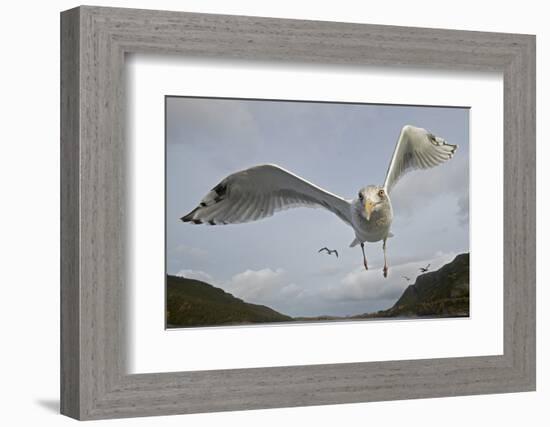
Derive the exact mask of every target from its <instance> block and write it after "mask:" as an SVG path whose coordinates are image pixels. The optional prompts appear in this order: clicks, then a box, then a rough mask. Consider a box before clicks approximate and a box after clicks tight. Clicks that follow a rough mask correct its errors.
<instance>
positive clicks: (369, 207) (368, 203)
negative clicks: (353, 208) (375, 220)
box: [365, 200, 374, 221]
mask: <svg viewBox="0 0 550 427" xmlns="http://www.w3.org/2000/svg"><path fill="white" fill-rule="evenodd" d="M373 209H374V203H373V202H372V201H371V200H367V201H366V202H365V213H366V214H367V215H366V217H367V221H369V220H370V215H371V214H372V211H373Z"/></svg>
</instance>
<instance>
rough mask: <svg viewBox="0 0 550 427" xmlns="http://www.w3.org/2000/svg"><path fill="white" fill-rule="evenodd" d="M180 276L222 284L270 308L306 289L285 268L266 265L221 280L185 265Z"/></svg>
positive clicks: (232, 292)
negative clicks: (273, 267) (296, 282)
mask: <svg viewBox="0 0 550 427" xmlns="http://www.w3.org/2000/svg"><path fill="white" fill-rule="evenodd" d="M176 275H177V276H182V277H187V278H189V279H195V280H200V281H203V282H206V283H208V284H210V285H213V286H216V287H219V288H222V289H223V290H224V291H226V292H229V293H231V294H232V295H233V296H235V297H237V298H241V299H242V300H244V301H246V302H250V303H254V304H266V305H269V306H270V307H271V308H273V307H274V306H277V305H278V304H280V303H286V302H288V301H292V300H293V299H295V298H297V297H299V296H300V295H301V294H302V293H303V289H302V288H301V287H299V286H298V285H296V284H295V283H290V282H289V281H288V278H287V274H286V272H285V271H284V270H283V269H280V268H278V269H275V270H272V269H271V268H264V269H261V270H245V271H243V272H241V273H237V274H235V275H234V276H232V277H231V278H230V279H229V280H218V279H216V278H215V277H213V276H212V275H210V274H208V273H206V272H205V271H202V270H192V269H183V270H180V271H179V272H178V273H177V274H176Z"/></svg>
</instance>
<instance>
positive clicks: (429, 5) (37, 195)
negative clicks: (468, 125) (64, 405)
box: [0, 0, 550, 427]
mask: <svg viewBox="0 0 550 427" xmlns="http://www.w3.org/2000/svg"><path fill="white" fill-rule="evenodd" d="M94 3H95V4H97V5H105V6H121V7H137V8H149V9H151V8H156V9H167V10H185V11H195V12H210V13H228V14H246V15H258V16H271V17H281V18H301V19H320V20H330V21H349V22H363V23H374V24H392V25H409V26H425V27H439V28H455V29H467V30H482V31H503V32H519V33H531V34H536V35H537V44H538V49H537V56H538V61H537V62H538V65H537V74H538V100H537V108H538V114H537V121H538V142H539V143H538V147H539V148H538V165H539V166H538V195H539V197H538V199H539V203H538V213H537V217H538V218H539V221H538V236H539V238H538V251H539V252H538V260H539V265H538V268H537V273H538V274H537V276H538V314H537V320H538V327H537V329H538V330H537V332H538V338H539V340H538V362H539V363H538V375H537V377H538V391H537V392H534V393H515V394H508V395H487V396H473V397H455V398H439V399H424V400H413V401H398V402H382V403H365V404H350V405H337V406H324V407H309V408H293V409H273V410H261V411H248V412H233V413H221V414H206V415H203V414H200V415H190V416H171V417H160V418H155V419H151V418H145V419H128V420H115V421H109V422H108V423H109V424H110V425H117V426H118V425H120V426H145V425H151V424H152V423H154V425H156V426H159V425H162V426H164V425H166V426H168V425H174V426H175V425H182V424H183V423H185V425H187V426H218V425H225V426H233V425H239V426H256V425H258V424H261V425H263V426H271V425H273V426H280V425H283V424H288V425H299V424H300V423H306V424H307V425H311V424H315V425H316V426H319V427H321V426H334V425H345V424H346V423H349V424H362V425H380V424H383V425H408V426H423V427H426V426H438V427H440V426H460V427H464V426H468V425H470V424H472V423H476V424H478V423H486V422H490V423H491V425H498V426H504V427H505V426H516V425H519V424H528V425H532V426H543V425H548V423H549V422H550V414H549V411H548V402H550V370H549V369H548V363H547V362H546V361H545V359H548V350H549V345H550V334H549V332H548V327H547V324H548V321H549V318H550V316H549V313H548V311H547V310H546V311H545V304H544V302H545V301H547V300H548V296H549V291H548V290H547V289H545V288H544V284H545V282H547V281H548V273H547V272H546V271H545V270H544V269H543V265H542V264H543V263H544V260H545V259H546V258H548V256H549V253H548V241H543V239H544V238H545V237H547V235H548V225H547V223H546V222H545V221H544V220H542V219H543V218H544V217H545V216H546V217H548V215H549V212H548V208H549V202H548V195H549V194H548V189H547V186H546V185H545V184H546V183H547V182H548V180H549V174H550V172H549V171H548V169H546V170H543V161H544V159H546V158H548V151H549V149H548V144H545V143H544V142H545V141H546V140H548V137H549V127H548V124H547V123H543V119H544V118H545V117H548V116H549V115H550V106H549V102H550V97H549V96H548V95H549V94H548V76H549V75H550V28H549V27H548V25H547V13H546V11H545V7H544V2H540V1H535V0H523V1H521V2H517V1H516V2H503V1H498V2H497V1H491V2H489V1H487V2H481V1H479V0H461V1H460V2H441V1H428V0H416V1H414V2H411V1H405V0H399V1H385V2H359V1H356V2H354V1H351V0H339V1H337V2H336V1H332V2H320V1H319V0H316V1H315V0H307V1H306V0H302V1H297V0H288V1H286V0H277V1H274V0H270V1H262V2H260V1H254V0H231V1H224V0H181V1H175V0H172V1H170V0H157V1H147V0H141V1H137V0H136V1H121V0H111V1H96V2H94ZM76 5H78V2H74V1H62V0H59V1H51V2H38V1H34V2H32V1H31V2H28V1H27V2H6V3H5V4H3V5H2V6H3V7H2V18H3V19H2V25H1V26H0V31H1V36H2V38H1V40H2V66H1V67H0V73H1V78H0V108H1V110H0V113H1V115H0V117H1V119H0V144H1V145H0V185H1V193H0V194H1V198H2V204H1V205H0V242H1V243H0V251H1V254H0V255H1V257H0V259H1V260H2V264H1V266H2V268H1V271H2V275H1V277H2V279H1V282H0V283H1V290H2V292H1V294H0V295H1V296H2V297H1V298H0V318H1V323H0V325H2V349H1V351H0V362H1V366H3V368H4V369H3V372H2V375H1V377H0V394H1V399H0V401H1V402H2V410H1V411H0V420H1V422H2V424H3V425H9V426H15V425H33V424H35V425H36V424H39V425H41V426H53V425H56V426H57V425H61V426H62V425H68V424H69V423H72V422H73V421H72V420H70V419H68V418H65V417H62V416H60V415H58V405H59V399H58V384H59V379H58V378H59V368H58V365H59V363H58V360H59V334H58V330H59V107H58V105H59V11H61V10H64V9H68V8H71V7H74V6H76ZM545 196H546V197H545ZM6 273H7V274H6ZM545 362H546V363H545Z"/></svg>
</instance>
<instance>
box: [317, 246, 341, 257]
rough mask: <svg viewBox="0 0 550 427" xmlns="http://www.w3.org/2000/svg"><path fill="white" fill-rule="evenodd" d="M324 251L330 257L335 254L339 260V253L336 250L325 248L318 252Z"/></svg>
mask: <svg viewBox="0 0 550 427" xmlns="http://www.w3.org/2000/svg"><path fill="white" fill-rule="evenodd" d="M322 251H327V254H328V255H332V254H335V255H336V258H338V251H337V250H336V249H329V248H327V247H324V248H321V249H319V250H318V251H317V252H322Z"/></svg>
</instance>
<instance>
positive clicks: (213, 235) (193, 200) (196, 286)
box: [165, 95, 470, 329]
mask: <svg viewBox="0 0 550 427" xmlns="http://www.w3.org/2000/svg"><path fill="white" fill-rule="evenodd" d="M469 114H470V109H469V107H467V106H433V105H392V104H370V103H350V102H330V101H322V102H320V101H309V100H278V99H239V98H212V97H191V96H175V95H168V96H165V163H166V168H165V171H166V172H165V245H166V246H165V269H166V282H165V302H166V304H165V319H166V321H165V326H166V328H167V329H176V328H188V327H213V326H241V325H259V324H292V323H294V324H304V323H315V322H317V323H318V322H351V321H354V322H358V321H368V320H380V319H385V320H394V319H399V320H407V319H409V320H414V319H427V318H467V317H469V316H470V202H469V200H470V172H469V171H470V167H469V165H470V147H469V142H470V141H469V139H470V126H469Z"/></svg>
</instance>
